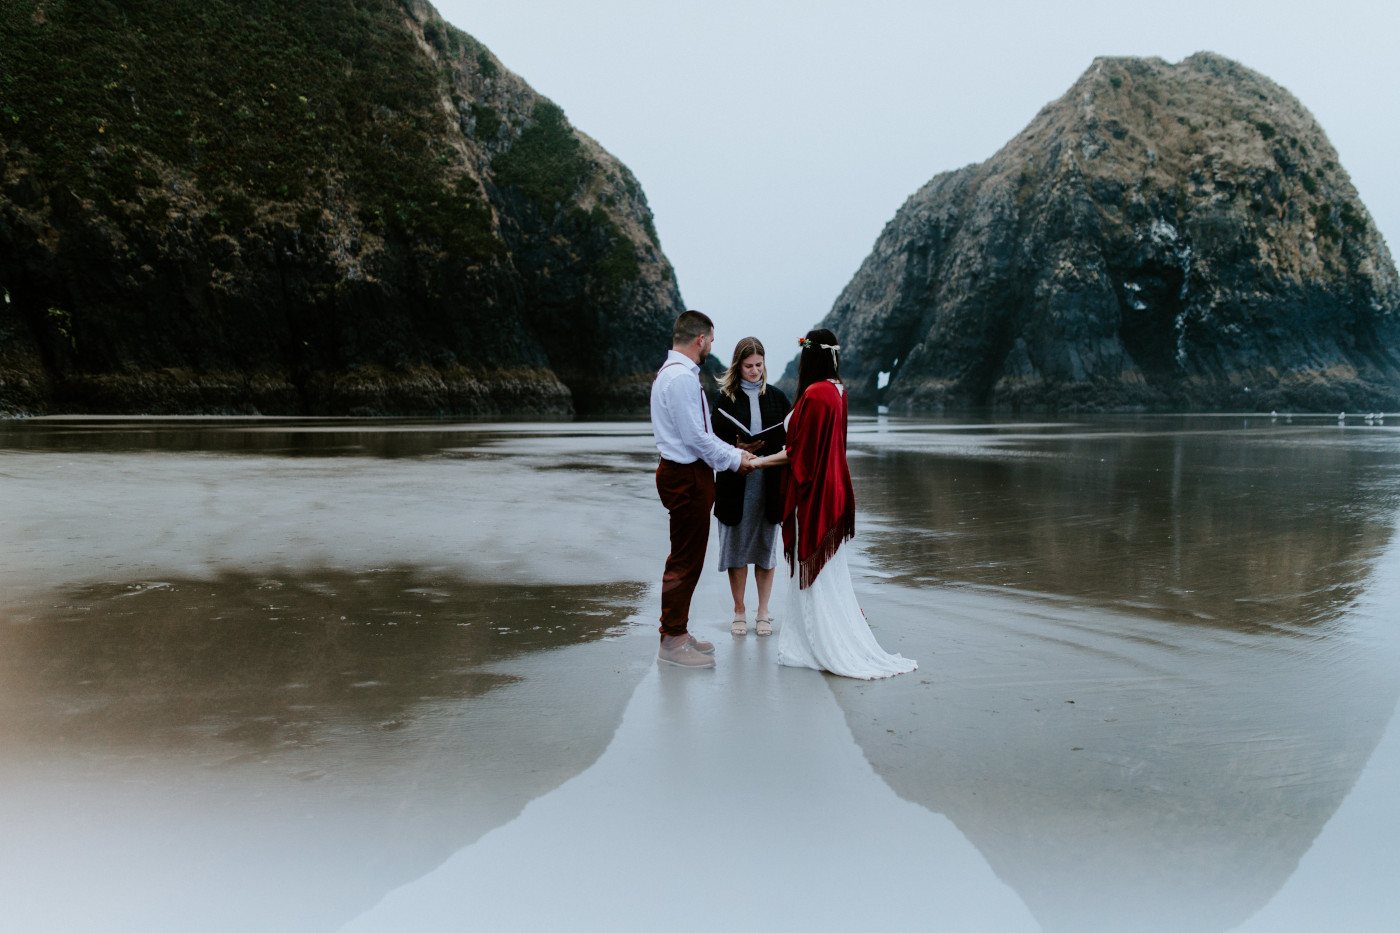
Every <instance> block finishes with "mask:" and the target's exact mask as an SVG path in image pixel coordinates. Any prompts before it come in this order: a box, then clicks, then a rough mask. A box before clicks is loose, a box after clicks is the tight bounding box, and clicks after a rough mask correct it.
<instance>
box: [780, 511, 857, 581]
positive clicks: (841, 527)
mask: <svg viewBox="0 0 1400 933" xmlns="http://www.w3.org/2000/svg"><path fill="white" fill-rule="evenodd" d="M801 534H802V532H801V529H799V530H798V536H801ZM855 536H856V512H855V509H853V508H850V509H847V510H846V512H845V514H843V515H842V516H841V517H840V518H838V519H837V520H836V524H834V525H832V526H831V527H830V528H829V529H827V532H826V534H824V535H822V537H821V540H820V541H818V542H817V544H816V548H815V549H814V550H813V551H812V556H810V557H808V558H807V559H805V560H801V561H799V560H797V553H796V551H797V542H796V540H794V541H793V544H792V547H784V548H783V556H785V557H786V558H787V562H788V568H789V571H790V574H791V573H798V572H799V571H800V572H801V577H800V578H799V579H798V581H797V588H798V589H799V590H805V589H806V588H807V587H809V586H811V585H812V583H813V582H815V581H816V579H817V574H819V573H821V571H822V568H823V567H825V566H826V562H827V561H829V560H831V558H832V557H833V556H835V554H836V551H837V550H838V549H839V548H840V547H841V545H843V544H845V543H846V542H847V541H849V540H851V539H852V538H854V537H855Z"/></svg>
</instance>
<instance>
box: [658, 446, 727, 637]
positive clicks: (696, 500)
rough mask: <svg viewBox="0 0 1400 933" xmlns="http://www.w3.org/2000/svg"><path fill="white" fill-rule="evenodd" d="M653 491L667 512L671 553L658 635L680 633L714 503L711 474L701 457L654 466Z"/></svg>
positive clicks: (683, 629)
mask: <svg viewBox="0 0 1400 933" xmlns="http://www.w3.org/2000/svg"><path fill="white" fill-rule="evenodd" d="M656 491H657V492H658V493H660V494H661V504H662V505H664V506H666V511H668V512H670V513H671V553H670V554H668V555H666V572H665V573H664V574H663V575H662V577H661V634H662V635H684V634H685V633H686V631H687V629H686V625H687V623H688V622H689V621H690V597H691V594H693V593H694V592H695V584H697V583H699V582H700V572H701V570H703V569H704V564H705V547H706V545H708V544H709V541H710V509H711V508H713V507H714V504H715V474H714V471H713V470H711V469H710V468H709V466H707V465H706V463H705V461H703V460H696V461H695V462H694V463H672V462H671V461H670V460H665V459H663V460H662V461H661V463H660V465H658V466H657V468H656Z"/></svg>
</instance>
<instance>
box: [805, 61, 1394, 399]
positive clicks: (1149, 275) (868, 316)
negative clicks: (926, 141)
mask: <svg viewBox="0 0 1400 933" xmlns="http://www.w3.org/2000/svg"><path fill="white" fill-rule="evenodd" d="M822 326H826V327H829V328H831V329H832V330H833V331H835V332H836V333H837V335H838V336H839V337H840V340H841V342H842V344H843V345H844V346H845V354H844V356H845V358H844V360H843V363H842V375H843V377H844V378H845V380H846V382H847V384H848V386H849V387H850V391H851V394H852V397H853V399H854V400H855V401H857V402H860V403H865V404H867V405H873V404H877V403H883V404H886V405H888V406H889V407H890V409H891V410H892V411H896V412H898V411H939V410H957V409H974V408H990V409H994V410H1003V411H1009V412H1015V411H1134V410H1135V411H1143V410H1170V409H1186V410H1201V409H1243V410H1279V411H1283V410H1332V411H1338V410H1372V409H1391V410H1394V409H1395V408H1397V407H1400V280H1397V276H1396V270H1395V264H1394V262H1393V260H1392V258H1391V255H1390V252H1389V250H1388V249H1387V247H1386V244H1385V241H1384V240H1383V239H1382V237H1381V235H1380V233H1379V231H1378V230H1377V229H1376V226H1375V224H1374V223H1373V222H1372V219H1371V216H1370V214H1369V213H1368V212H1367V210H1366V208H1365V206H1364V205H1363V204H1362V203H1361V200H1360V198H1359V197H1358V196H1357V193H1356V190H1355V188H1353V187H1352V184H1351V180H1350V179H1349V178H1348V176H1347V173H1346V171H1345V170H1344V169H1343V168H1342V166H1341V164H1340V161H1339V160H1338V158H1337V153H1336V152H1335V150H1334V149H1333V148H1332V145H1331V143H1329V142H1328V140H1327V136H1326V134H1325V133H1324V132H1323V130H1322V128H1321V127H1320V126H1319V125H1318V123H1317V121H1316V120H1315V119H1314V118H1313V116H1312V114H1310V113H1309V112H1308V111H1307V110H1306V109H1305V108H1304V107H1303V105H1302V104H1301V103H1299V102H1298V100H1297V99H1296V98H1294V97H1293V95H1291V94H1290V93H1289V92H1288V91H1286V90H1284V89H1283V88H1282V87H1280V86H1278V85H1277V84H1275V83H1273V82H1272V81H1270V80H1269V79H1268V78H1266V77H1264V76H1263V75H1260V74H1258V73H1257V72H1254V71H1251V70H1249V69H1248V68H1245V67H1243V66H1241V65H1240V64H1238V63H1236V62H1233V61H1231V60H1229V59H1226V58H1223V57H1221V56H1219V55H1215V54H1211V53H1206V52H1202V53H1199V54H1196V55H1193V56H1191V57H1190V58H1187V59H1185V60H1184V61H1182V62H1180V63H1179V64H1175V65H1173V64H1168V63H1167V62H1164V61H1162V60H1160V59H1156V58H1149V59H1142V58H1099V59H1096V60H1095V61H1094V63H1093V65H1092V66H1091V67H1090V68H1089V70H1088V71H1086V72H1085V73H1084V75H1083V76H1082V77H1081V78H1080V79H1079V80H1078V81H1077V82H1076V83H1075V84H1074V86H1073V87H1071V88H1070V89H1069V91H1068V92H1066V93H1065V94H1064V96H1063V97H1061V98H1060V99H1059V100H1057V101H1055V102H1053V103H1051V104H1049V105H1048V106H1046V107H1045V108H1044V109H1043V110H1041V112H1040V113H1039V114H1038V115H1037V116H1036V117H1035V119H1034V120H1032V121H1031V123H1030V125H1029V126H1027V127H1026V129H1025V130H1024V131H1022V132H1021V133H1020V135H1018V136H1016V137H1015V138H1014V139H1012V140H1011V141H1010V142H1009V143H1007V144H1006V146H1005V147H1003V148H1002V150H1001V151H1000V152H998V153H996V155H994V156H993V157H992V158H990V159H988V160H987V161H986V162H983V163H981V164H977V165H970V166H967V167H965V168H962V169H958V170H957V171H952V172H945V173H943V174H941V175H938V176H936V177H935V178H934V179H933V180H931V181H930V182H928V183H927V184H926V185H924V186H923V187H922V188H921V189H919V191H917V192H916V193H915V194H914V195H913V196H912V197H910V198H909V200H908V201H907V202H905V204H904V205H903V207H901V208H900V210H899V211H898V213H897V214H896V215H895V217H894V219H893V220H891V221H890V222H889V224H887V225H886V227H885V230H884V232H883V233H882V234H881V235H880V237H879V239H878V241H877V242H876V244H875V248H874V251H873V252H872V253H871V254H870V256H869V257H868V258H867V259H866V260H865V262H864V264H863V265H862V266H861V268H860V270H859V271H858V272H857V273H856V275H855V278H853V279H852V280H851V282H850V284H849V285H847V286H846V288H845V290H844V291H843V292H842V293H841V295H840V297H839V298H838V299H837V301H836V303H835V306H834V307H833V308H832V310H831V312H830V314H828V315H827V316H826V318H825V319H824V320H823V321H822ZM794 367H795V363H794V366H790V367H789V369H788V378H790V379H791V378H795V375H796V371H795V368H794Z"/></svg>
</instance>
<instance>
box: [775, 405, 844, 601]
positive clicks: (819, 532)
mask: <svg viewBox="0 0 1400 933" xmlns="http://www.w3.org/2000/svg"><path fill="white" fill-rule="evenodd" d="M787 452H788V458H789V466H788V477H787V489H786V490H785V491H784V495H783V555H784V556H785V557H786V558H787V562H788V567H789V568H790V569H791V571H792V572H793V573H797V572H798V569H799V568H801V578H800V579H799V580H798V583H797V585H798V587H799V588H800V589H804V590H805V589H806V588H807V587H809V586H811V585H812V581H813V580H815V579H816V578H817V574H818V573H820V572H821V569H822V567H824V566H826V562H827V561H828V560H830V559H831V556H832V555H833V554H835V553H836V549H837V548H839V547H840V546H841V544H842V543H843V542H845V541H848V540H850V539H851V538H852V537H854V536H855V533H856V497H855V492H854V491H853V490H852V489H851V471H850V469H849V468H847V466H846V394H845V393H844V392H841V391H838V390H837V388H836V386H835V385H834V384H832V383H831V382H828V381H826V380H823V381H821V382H814V383H812V384H811V385H810V386H808V387H807V390H806V391H805V392H803V393H802V397H801V398H799V399H798V400H797V404H796V405H795V406H794V407H793V409H792V420H791V421H789V422H788V431H787Z"/></svg>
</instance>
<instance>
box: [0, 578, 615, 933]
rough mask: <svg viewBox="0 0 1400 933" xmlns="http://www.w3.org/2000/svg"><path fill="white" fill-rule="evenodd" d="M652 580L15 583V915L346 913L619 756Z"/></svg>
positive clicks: (3, 632) (156, 924) (168, 925)
mask: <svg viewBox="0 0 1400 933" xmlns="http://www.w3.org/2000/svg"><path fill="white" fill-rule="evenodd" d="M642 592H643V588H642V587H640V586H638V585H635V584H611V585H597V586H504V585H498V584H482V583H472V582H467V581H463V580H460V579H455V578H452V577H449V576H445V575H442V574H434V575H425V574H422V573H420V572H416V571H412V570H402V571H378V572H369V573H363V574H347V573H337V572H322V573H317V574H307V573H300V574H280V575H277V576H275V577H261V576H259V577H254V576H250V575H246V574H240V573H233V572H230V573H226V574H223V575H220V576H218V577H216V578H214V579H211V580H167V581H160V582H143V583H136V584H110V585H102V586H90V587H83V588H81V589H79V590H77V591H76V592H72V593H68V594H62V595H61V596H60V597H59V598H57V599H54V600H52V601H49V602H47V603H44V604H28V605H21V606H11V607H10V609H9V610H8V611H7V613H6V618H5V620H4V621H5V624H4V625H3V626H0V751H3V754H0V788H3V790H4V793H3V795H0V800H3V803H0V823H3V824H4V825H5V826H6V846H5V849H6V853H5V855H4V856H0V872H3V876H4V877H5V879H6V887H7V888H9V889H10V893H9V895H8V896H7V897H6V907H5V908H4V912H3V919H4V926H6V928H9V929H25V930H32V931H37V930H97V929H102V930H116V929H133V930H135V929H142V930H166V929H168V930H174V929H181V928H184V929H189V928H193V927H197V928H199V929H206V930H229V931H236V930H237V931H241V930H250V929H263V930H273V929H276V930H307V931H310V930H327V929H334V928H335V927H336V926H338V925H339V924H340V923H341V922H343V920H344V919H346V918H347V917H349V916H352V915H353V914H354V913H356V912H357V911H358V910H360V909H363V908H364V907H365V906H367V905H368V904H370V903H373V901H374V900H375V899H377V898H378V897H379V896H380V895H381V894H382V893H383V892H384V891H386V890H388V889H389V888H391V887H393V886H395V885H397V884H400V883H402V882H403V881H405V880H407V879H409V878H412V877H415V876H417V875H418V874H421V873H422V872H424V871H427V870H429V869H431V868H432V867H433V866H434V865H436V864H437V863H438V862H439V861H441V860H442V859H443V858H445V857H446V856H447V855H448V854H449V853H451V852H453V851H455V850H457V849H459V848H460V847H462V846H464V845H468V844H470V843H471V842H472V841H473V840H475V839H476V838H477V837H479V836H480V835H481V834H482V833H484V832H486V831H487V830H489V829H490V828H492V827H493V826H496V825H500V824H501V823H503V822H506V821H508V820H509V819H511V818H512V817H513V816H514V815H515V814H516V813H517V812H518V811H519V809H520V808H521V807H522V806H524V805H525V803H527V802H528V801H529V800H530V799H532V798H534V797H536V796H538V795H539V794H541V793H545V792H547V791H548V790H549V789H551V788H553V787H555V786H557V785H558V784H559V783H560V782H562V781H564V780H566V779H567V778H569V777H571V776H572V775H574V774H576V773H578V772H579V771H581V770H584V769H585V768H587V767H588V766H589V765H590V764H591V763H592V762H593V760H594V759H596V758H597V756H598V755H599V754H601V753H602V751H603V748H604V747H605V746H606V745H607V742H608V739H609V737H610V736H611V734H612V731H613V729H615V728H616V724H617V722H618V720H619V718H620V717H621V713H622V708H623V706H624V705H625V703H626V700H627V698H628V697H629V696H630V695H631V692H632V690H633V689H634V687H635V685H636V682H637V679H638V678H639V677H640V676H641V674H642V671H643V668H642V667H640V666H639V665H636V664H633V663H632V661H633V659H632V658H631V657H630V656H629V654H630V653H629V652H628V651H627V650H626V649H625V648H621V650H619V649H620V646H621V645H623V644H625V642H626V640H621V641H620V640H619V639H617V638H608V637H606V636H609V635H617V634H618V633H620V632H621V631H623V630H624V628H625V625H626V622H627V620H628V618H629V616H630V615H631V613H632V611H633V610H634V609H635V607H636V605H637V602H638V601H639V599H640V598H641V596H642ZM579 695H586V696H588V698H589V702H588V703H586V704H580V703H578V702H577V698H578V696H579ZM112 846H116V847H117V848H115V849H114V848H112ZM253 892H255V896H251V897H250V896H249V894H250V893H253ZM195 919H197V921H198V922H193V920H195Z"/></svg>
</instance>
